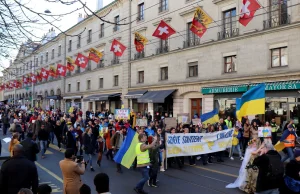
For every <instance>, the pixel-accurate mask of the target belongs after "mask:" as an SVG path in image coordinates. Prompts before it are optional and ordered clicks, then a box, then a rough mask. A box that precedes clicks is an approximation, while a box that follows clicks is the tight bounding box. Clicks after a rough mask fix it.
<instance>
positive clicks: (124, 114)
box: [115, 108, 130, 119]
mask: <svg viewBox="0 0 300 194" xmlns="http://www.w3.org/2000/svg"><path fill="white" fill-rule="evenodd" d="M115 115H116V119H130V116H129V115H130V110H129V109H128V108H124V109H116V110H115Z"/></svg>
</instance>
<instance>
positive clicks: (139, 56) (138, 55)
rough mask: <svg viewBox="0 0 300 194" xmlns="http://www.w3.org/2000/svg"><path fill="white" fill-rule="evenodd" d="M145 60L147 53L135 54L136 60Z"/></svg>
mask: <svg viewBox="0 0 300 194" xmlns="http://www.w3.org/2000/svg"><path fill="white" fill-rule="evenodd" d="M142 58H145V51H142V52H140V53H136V54H134V60H137V59H142Z"/></svg>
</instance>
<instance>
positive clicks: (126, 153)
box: [114, 128, 139, 169]
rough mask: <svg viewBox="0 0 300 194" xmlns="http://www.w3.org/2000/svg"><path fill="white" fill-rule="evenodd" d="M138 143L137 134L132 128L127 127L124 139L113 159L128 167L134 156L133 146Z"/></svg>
mask: <svg viewBox="0 0 300 194" xmlns="http://www.w3.org/2000/svg"><path fill="white" fill-rule="evenodd" d="M138 143H139V140H138V134H137V133H136V132H135V131H134V130H133V129H131V128H128V129H127V136H126V139H125V141H124V142H123V144H122V146H121V148H120V150H119V151H118V153H117V154H116V155H115V157H114V161H115V162H116V163H118V164H122V165H123V166H125V167H126V168H128V169H129V168H130V166H131V165H132V163H133V161H134V159H135V157H136V153H135V147H136V145H137V144H138Z"/></svg>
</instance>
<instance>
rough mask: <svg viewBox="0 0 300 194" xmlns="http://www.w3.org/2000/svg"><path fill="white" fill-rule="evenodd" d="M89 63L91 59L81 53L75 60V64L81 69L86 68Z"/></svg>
mask: <svg viewBox="0 0 300 194" xmlns="http://www.w3.org/2000/svg"><path fill="white" fill-rule="evenodd" d="M88 62H89V58H88V57H86V56H84V55H83V54H81V53H78V55H77V58H76V60H75V64H76V65H77V66H79V67H81V68H86V66H87V64H88Z"/></svg>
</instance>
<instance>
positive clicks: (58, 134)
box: [54, 121, 64, 151]
mask: <svg viewBox="0 0 300 194" xmlns="http://www.w3.org/2000/svg"><path fill="white" fill-rule="evenodd" d="M63 127H64V126H63V125H62V124H61V122H60V121H56V124H55V125H54V134H55V137H56V140H57V146H58V148H59V151H61V143H62V133H63Z"/></svg>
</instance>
